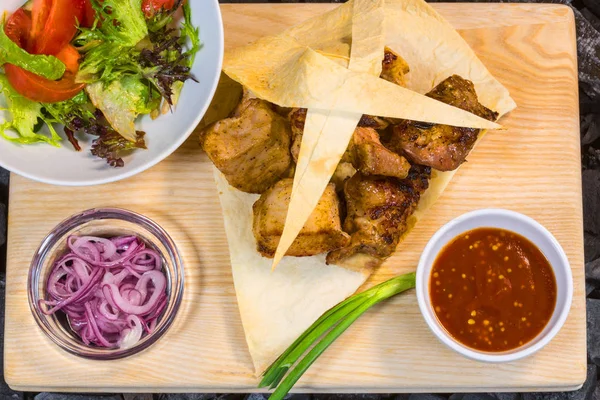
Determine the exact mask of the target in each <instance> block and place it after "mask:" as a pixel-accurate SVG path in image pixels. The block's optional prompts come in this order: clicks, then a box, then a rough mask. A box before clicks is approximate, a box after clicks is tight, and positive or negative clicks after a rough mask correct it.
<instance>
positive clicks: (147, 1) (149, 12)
mask: <svg viewBox="0 0 600 400" xmlns="http://www.w3.org/2000/svg"><path fill="white" fill-rule="evenodd" d="M176 3H177V0H144V1H143V2H142V11H143V12H144V15H145V16H146V18H152V17H153V16H154V15H155V14H156V13H157V12H159V11H160V10H163V9H164V10H170V9H172V8H173V7H175V4H176Z"/></svg>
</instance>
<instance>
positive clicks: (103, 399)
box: [34, 393, 123, 400]
mask: <svg viewBox="0 0 600 400" xmlns="http://www.w3.org/2000/svg"><path fill="white" fill-rule="evenodd" d="M34 400H123V396H122V395H120V394H112V395H96V394H67V393H39V394H38V395H36V396H35V397H34Z"/></svg>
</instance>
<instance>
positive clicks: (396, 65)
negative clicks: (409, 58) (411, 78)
mask: <svg viewBox="0 0 600 400" xmlns="http://www.w3.org/2000/svg"><path fill="white" fill-rule="evenodd" d="M381 66H382V69H381V75H380V77H381V78H382V79H385V80H386V81H389V82H392V83H395V84H396V85H400V86H406V74H408V73H409V72H410V68H409V67H408V64H407V62H406V61H405V60H404V59H403V58H402V57H400V55H399V54H398V53H396V52H394V51H393V50H392V49H390V48H389V47H386V48H385V51H384V53H383V61H382V63H381Z"/></svg>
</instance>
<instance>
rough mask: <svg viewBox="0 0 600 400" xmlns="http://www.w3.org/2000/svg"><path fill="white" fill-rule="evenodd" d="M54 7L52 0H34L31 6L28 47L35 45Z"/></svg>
mask: <svg viewBox="0 0 600 400" xmlns="http://www.w3.org/2000/svg"><path fill="white" fill-rule="evenodd" d="M51 8H52V0H34V1H33V6H32V8H31V34H30V35H29V41H28V42H29V43H28V44H27V48H28V49H31V48H33V47H34V44H35V40H36V39H37V38H38V37H39V36H40V35H41V34H42V30H43V29H44V27H45V26H46V21H47V20H48V16H49V15H50V9H51Z"/></svg>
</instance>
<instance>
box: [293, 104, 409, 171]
mask: <svg viewBox="0 0 600 400" xmlns="http://www.w3.org/2000/svg"><path fill="white" fill-rule="evenodd" d="M365 117H367V118H365ZM289 119H290V126H291V129H292V147H291V153H292V158H293V159H294V161H295V162H298V155H299V154H300V144H301V143H302V133H303V131H304V123H305V122H306V109H305V108H296V109H294V110H292V111H291V112H290V114H289ZM363 119H364V120H368V121H372V120H374V118H373V117H368V116H363ZM382 122H384V121H383V120H382ZM342 162H348V163H352V165H353V166H354V168H355V169H357V170H359V171H361V172H362V173H364V174H367V175H385V176H395V177H397V178H404V177H405V176H406V174H407V173H408V170H409V168H410V164H409V163H408V161H407V160H406V159H405V158H404V157H402V156H400V155H398V154H396V153H394V152H393V151H390V150H388V149H387V148H385V146H384V145H382V144H381V141H380V140H379V135H378V133H377V131H376V130H375V129H373V128H370V127H361V126H360V125H359V127H358V128H356V130H355V131H354V135H353V136H352V140H351V141H350V144H349V145H348V150H347V151H346V153H345V154H344V156H343V157H342Z"/></svg>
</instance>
